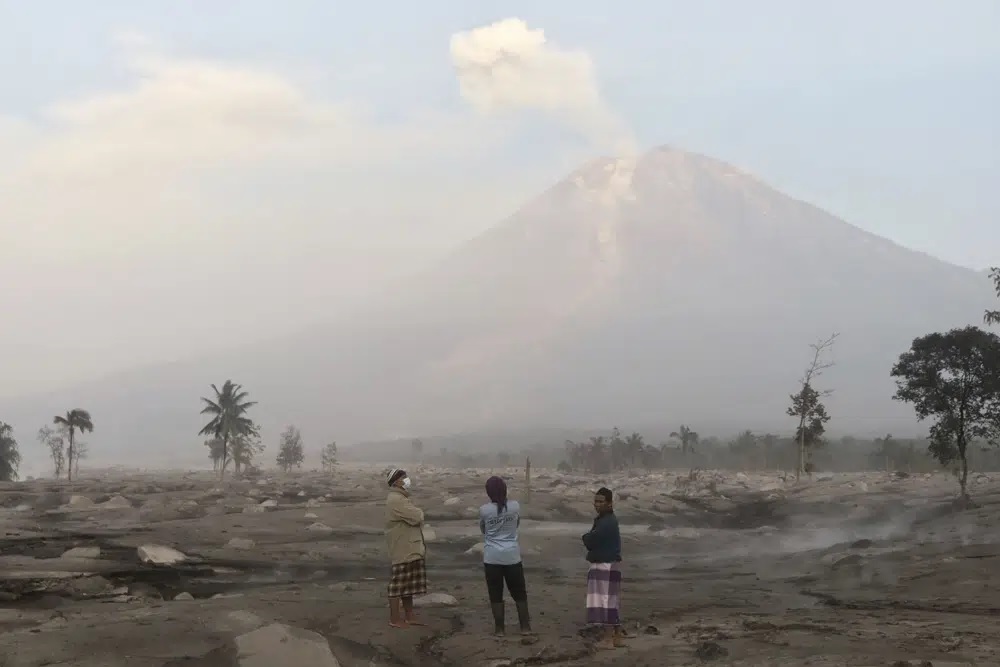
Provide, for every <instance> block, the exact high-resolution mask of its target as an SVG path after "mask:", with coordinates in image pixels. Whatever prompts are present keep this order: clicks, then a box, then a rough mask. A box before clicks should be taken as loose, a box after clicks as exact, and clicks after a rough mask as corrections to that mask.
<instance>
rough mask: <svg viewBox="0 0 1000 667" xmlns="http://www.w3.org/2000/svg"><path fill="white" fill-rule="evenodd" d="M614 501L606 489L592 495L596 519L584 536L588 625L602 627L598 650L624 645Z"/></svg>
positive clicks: (620, 550) (619, 557)
mask: <svg viewBox="0 0 1000 667" xmlns="http://www.w3.org/2000/svg"><path fill="white" fill-rule="evenodd" d="M613 500H614V496H613V494H612V493H611V491H610V490H609V489H605V488H601V489H598V491H597V493H596V494H594V510H595V511H596V512H597V518H596V519H594V525H593V527H592V528H591V529H590V532H589V533H587V534H585V535H584V536H583V544H584V546H585V547H587V562H589V563H590V570H589V571H588V572H587V624H588V625H595V626H600V627H602V628H603V630H604V636H603V638H602V639H601V641H600V642H599V643H598V645H597V646H598V648H600V649H615V648H621V647H623V646H625V633H624V632H623V631H622V626H621V623H622V621H621V605H620V602H621V590H622V570H621V561H622V538H621V532H620V531H619V528H618V517H616V516H615V510H614V504H613Z"/></svg>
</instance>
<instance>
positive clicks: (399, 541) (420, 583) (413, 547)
mask: <svg viewBox="0 0 1000 667" xmlns="http://www.w3.org/2000/svg"><path fill="white" fill-rule="evenodd" d="M386 482H388V484H389V497H388V498H387V499H386V502H385V537H386V544H387V546H388V550H389V560H390V561H391V562H392V576H391V577H390V579H389V595H388V597H389V625H390V626H391V627H394V628H405V627H408V626H410V625H423V623H421V622H420V621H418V620H417V618H416V616H415V615H414V612H413V596H414V595H425V594H426V593H427V567H426V565H425V563H424V557H425V556H426V554H427V545H426V543H425V542H424V531H423V526H424V512H423V510H421V509H420V508H419V507H417V506H416V505H414V504H413V501H412V500H410V485H411V482H410V478H409V476H408V475H407V474H406V471H405V470H401V469H399V468H392V469H391V470H389V472H388V474H387V475H386Z"/></svg>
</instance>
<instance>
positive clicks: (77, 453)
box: [73, 440, 90, 477]
mask: <svg viewBox="0 0 1000 667" xmlns="http://www.w3.org/2000/svg"><path fill="white" fill-rule="evenodd" d="M88 454H90V445H88V444H87V443H86V442H84V441H82V440H81V441H79V442H77V443H76V447H75V448H74V452H73V477H79V476H80V459H85V458H87V455H88Z"/></svg>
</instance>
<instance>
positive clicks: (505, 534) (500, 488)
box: [479, 477, 531, 635]
mask: <svg viewBox="0 0 1000 667" xmlns="http://www.w3.org/2000/svg"><path fill="white" fill-rule="evenodd" d="M486 495H487V496H488V497H489V499H490V502H488V503H486V504H485V505H483V506H482V507H480V508H479V530H481V531H482V533H483V540H484V543H483V568H484V570H485V571H486V589H487V591H488V592H489V596H490V608H491V609H492V610H493V623H494V633H495V634H497V635H502V634H504V631H505V630H504V602H503V588H504V583H505V582H506V584H507V590H508V591H510V596H511V597H512V598H513V599H514V604H515V605H516V606H517V618H518V621H519V622H520V625H521V633H522V634H524V633H529V632H531V618H530V616H529V615H528V592H527V585H526V584H525V581H524V565H523V563H522V562H521V546H520V544H519V543H518V536H517V529H518V527H519V526H520V525H521V506H520V504H519V503H518V502H517V501H516V500H507V483H506V482H504V481H503V479H501V478H500V477H490V478H489V479H488V480H486Z"/></svg>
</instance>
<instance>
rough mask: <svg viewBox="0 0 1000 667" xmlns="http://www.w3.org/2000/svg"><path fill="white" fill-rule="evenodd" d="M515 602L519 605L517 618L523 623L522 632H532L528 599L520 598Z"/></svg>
mask: <svg viewBox="0 0 1000 667" xmlns="http://www.w3.org/2000/svg"><path fill="white" fill-rule="evenodd" d="M514 604H516V605H517V620H518V621H520V623H521V632H522V633H529V632H531V615H530V614H528V601H527V600H520V601H519V602H515V603H514Z"/></svg>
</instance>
